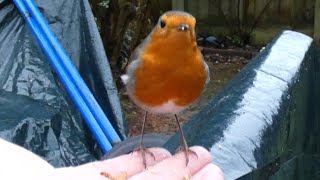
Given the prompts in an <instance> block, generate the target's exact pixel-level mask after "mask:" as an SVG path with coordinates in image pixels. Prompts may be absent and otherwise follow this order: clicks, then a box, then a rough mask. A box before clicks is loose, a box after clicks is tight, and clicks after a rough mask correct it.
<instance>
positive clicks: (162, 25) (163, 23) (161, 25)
mask: <svg viewBox="0 0 320 180" xmlns="http://www.w3.org/2000/svg"><path fill="white" fill-rule="evenodd" d="M165 26H166V22H165V21H164V20H163V19H161V20H160V27H161V28H164V27H165Z"/></svg>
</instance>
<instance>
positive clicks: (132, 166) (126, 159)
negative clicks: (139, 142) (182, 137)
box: [91, 148, 171, 177]
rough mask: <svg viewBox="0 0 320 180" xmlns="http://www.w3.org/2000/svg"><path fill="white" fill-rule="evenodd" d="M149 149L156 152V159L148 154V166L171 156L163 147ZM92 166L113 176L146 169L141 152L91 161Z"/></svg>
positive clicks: (130, 174)
mask: <svg viewBox="0 0 320 180" xmlns="http://www.w3.org/2000/svg"><path fill="white" fill-rule="evenodd" d="M149 150H150V152H152V153H153V154H154V156H155V159H153V157H152V156H150V155H148V154H146V161H147V165H148V166H152V165H154V164H156V163H158V162H160V161H162V160H163V159H166V158H168V157H171V154H170V152H169V151H167V150H165V149H163V148H150V149H149ZM91 166H93V167H95V168H96V169H98V170H100V171H101V172H106V173H108V174H111V175H113V176H117V175H119V174H123V173H126V174H127V177H130V176H132V175H134V174H137V173H139V172H141V171H142V170H144V166H143V163H142V157H141V154H140V153H139V152H134V153H132V154H126V155H122V156H119V157H116V158H113V159H108V160H105V161H98V162H94V163H91Z"/></svg>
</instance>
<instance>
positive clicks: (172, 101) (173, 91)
mask: <svg viewBox="0 0 320 180" xmlns="http://www.w3.org/2000/svg"><path fill="white" fill-rule="evenodd" d="M195 24H196V19H195V18H194V17H193V16H192V15H191V14H189V13H187V12H182V11H168V12H166V13H164V14H163V15H162V16H161V17H160V18H159V20H158V23H157V25H156V26H155V27H154V29H153V30H152V32H151V33H150V34H149V35H148V37H147V38H146V39H145V40H144V41H143V42H142V43H141V44H140V45H139V46H138V47H137V48H136V49H135V50H134V51H133V53H132V54H131V56H130V61H129V62H130V63H129V65H128V67H127V72H126V74H125V75H122V76H121V79H122V80H123V82H124V84H125V86H126V90H127V94H128V95H129V97H130V98H131V99H132V100H133V102H134V103H135V104H136V105H138V106H139V107H140V108H142V109H143V110H145V113H144V118H143V124H142V130H141V141H140V147H139V148H138V149H137V150H139V151H140V152H141V155H142V158H143V164H144V166H145V167H146V158H145V154H146V153H148V154H150V155H151V156H153V154H152V153H150V152H149V151H148V150H147V149H146V148H145V147H144V145H143V134H144V126H145V122H146V119H147V115H148V112H151V113H171V114H173V115H174V117H175V120H176V121H177V124H178V127H179V131H180V135H181V138H182V145H181V147H180V150H183V151H184V152H185V157H186V165H188V162H189V153H191V154H195V153H194V152H193V151H191V150H190V149H189V148H188V145H187V142H186V140H185V137H184V135H183V131H182V129H181V126H180V123H179V119H178V116H177V113H179V112H181V111H182V110H184V109H186V108H187V107H188V106H189V105H190V104H192V103H193V102H195V101H196V100H197V99H198V98H199V96H200V95H201V93H202V91H203V89H204V87H205V85H206V84H207V83H208V82H209V80H210V79H209V68H208V66H207V64H206V63H205V62H204V60H203V56H202V54H201V52H200V50H199V49H198V46H197V43H196V35H195ZM195 155H196V154H195ZM153 157H154V156H153Z"/></svg>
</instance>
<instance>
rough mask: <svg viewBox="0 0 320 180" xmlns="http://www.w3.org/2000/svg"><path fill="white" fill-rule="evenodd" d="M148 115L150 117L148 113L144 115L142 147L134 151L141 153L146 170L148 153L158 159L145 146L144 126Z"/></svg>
mask: <svg viewBox="0 0 320 180" xmlns="http://www.w3.org/2000/svg"><path fill="white" fill-rule="evenodd" d="M147 115H148V112H147V111H146V112H145V113H144V117H143V122H142V128H141V139H140V145H139V147H138V148H136V149H135V150H133V151H139V152H140V153H141V156H142V161H143V165H144V168H147V161H146V153H147V154H149V155H150V156H152V157H153V159H154V160H155V159H156V158H155V156H154V154H153V153H152V152H151V151H149V150H148V149H147V148H146V147H144V145H143V134H144V126H145V123H146V120H147Z"/></svg>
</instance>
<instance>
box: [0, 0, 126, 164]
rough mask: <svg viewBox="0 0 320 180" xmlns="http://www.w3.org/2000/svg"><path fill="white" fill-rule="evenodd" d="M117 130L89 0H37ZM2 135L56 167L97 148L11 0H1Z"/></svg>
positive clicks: (117, 113)
mask: <svg viewBox="0 0 320 180" xmlns="http://www.w3.org/2000/svg"><path fill="white" fill-rule="evenodd" d="M35 3H36V4H37V6H38V7H39V9H40V10H41V12H42V13H43V15H44V16H45V17H46V19H47V21H48V22H49V24H50V26H51V28H52V30H53V31H54V32H55V33H56V35H57V37H58V39H59V40H60V41H61V44H62V46H63V47H64V48H65V50H66V52H67V54H68V55H69V56H70V58H71V59H72V60H73V63H74V65H75V66H76V68H77V69H78V70H79V72H80V74H81V76H82V78H83V79H84V80H85V82H86V84H87V85H88V86H89V88H90V90H91V91H92V93H93V95H94V96H95V98H96V99H97V101H98V103H99V104H100V106H101V107H102V109H103V110H104V111H105V113H106V114H107V116H108V118H109V119H110V120H111V123H112V124H113V125H114V127H115V129H116V130H117V132H118V133H119V135H120V136H121V137H122V138H124V137H125V135H126V128H125V126H124V123H123V115H122V111H121V108H120V103H119V100H118V96H117V89H116V88H115V86H114V83H113V79H112V74H111V71H110V67H109V64H108V60H107V57H106V54H105V51H104V48H103V45H102V42H101V39H100V35H99V33H98V30H97V27H96V24H95V21H94V17H93V15H92V12H91V9H90V5H89V3H88V1H87V0H80V1H79V0H55V1H51V0H36V1H35ZM0 137H1V138H4V139H6V140H8V141H11V142H14V143H16V144H18V145H21V146H23V147H25V148H27V149H29V150H31V151H33V152H35V153H36V154H38V155H40V156H42V157H43V158H44V159H46V160H47V161H48V162H49V163H51V164H52V165H54V166H56V167H60V166H68V165H77V164H82V163H84V162H88V161H92V160H95V159H99V158H100V156H101V151H100V149H99V148H97V146H98V145H97V143H96V142H95V140H94V137H92V135H91V132H89V130H88V128H87V127H86V124H85V123H84V121H83V120H82V117H81V115H80V113H79V111H78V110H77V108H76V106H75V104H74V103H73V102H72V99H71V98H70V97H69V95H68V93H67V91H66V89H65V88H64V86H63V84H62V83H61V82H60V80H59V78H58V76H57V75H56V74H55V72H54V71H53V69H52V67H51V65H50V63H49V61H48V59H47V57H46V56H45V55H44V53H43V52H42V50H41V48H40V46H39V44H38V42H37V40H36V38H35V37H34V35H33V34H32V32H31V31H30V29H29V28H28V26H27V24H26V23H25V21H24V19H23V18H22V17H21V15H20V13H19V11H18V10H17V9H16V8H15V6H14V4H13V2H12V1H9V0H2V1H1V0H0Z"/></svg>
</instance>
